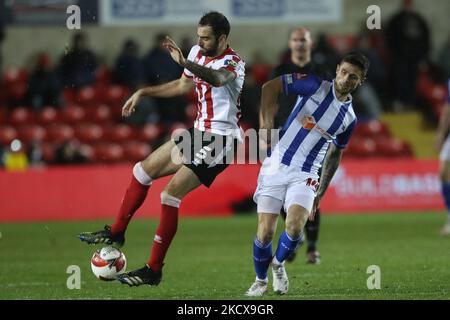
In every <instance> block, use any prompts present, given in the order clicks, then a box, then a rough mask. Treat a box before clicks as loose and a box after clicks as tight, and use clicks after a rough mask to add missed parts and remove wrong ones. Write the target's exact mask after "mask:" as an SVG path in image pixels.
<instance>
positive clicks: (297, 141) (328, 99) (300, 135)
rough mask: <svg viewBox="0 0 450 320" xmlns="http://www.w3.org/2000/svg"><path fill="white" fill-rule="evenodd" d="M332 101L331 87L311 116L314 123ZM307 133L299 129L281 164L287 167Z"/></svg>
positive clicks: (307, 131)
mask: <svg viewBox="0 0 450 320" xmlns="http://www.w3.org/2000/svg"><path fill="white" fill-rule="evenodd" d="M333 99H334V95H333V86H330V90H329V91H328V94H327V96H326V97H325V99H323V101H322V103H321V104H320V105H319V107H318V108H317V109H316V111H314V113H313V115H312V116H313V117H314V120H315V121H316V123H318V122H319V120H320V119H321V118H322V116H323V114H324V113H325V111H326V110H327V109H328V107H329V106H330V104H331V102H332V101H333ZM292 120H293V119H292ZM291 123H292V121H291ZM308 133H309V130H306V129H304V128H301V129H300V131H299V132H298V133H297V135H296V136H295V138H294V140H293V141H292V142H291V144H290V145H289V147H288V148H287V150H286V152H285V153H284V155H283V158H282V159H281V163H283V164H285V165H287V166H289V165H290V164H291V161H292V158H293V157H294V155H295V153H296V152H297V149H298V147H300V145H301V144H302V142H303V140H305V138H306V136H307V135H308Z"/></svg>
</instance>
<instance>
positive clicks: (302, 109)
mask: <svg viewBox="0 0 450 320" xmlns="http://www.w3.org/2000/svg"><path fill="white" fill-rule="evenodd" d="M282 82H283V92H284V94H289V95H298V98H297V102H296V103H295V106H294V108H293V109H292V112H291V114H290V116H289V118H288V119H287V121H286V123H285V124H284V126H283V128H282V129H281V131H280V136H279V141H278V143H276V145H275V146H274V147H273V150H272V152H271V153H272V154H271V156H270V157H271V158H272V160H274V159H273V157H278V159H279V161H280V163H282V164H285V165H287V166H295V167H298V168H299V169H300V170H301V171H303V172H309V173H314V174H317V173H318V171H319V169H320V167H321V166H322V162H323V160H324V158H325V155H326V152H327V149H328V146H329V144H330V143H331V142H333V143H334V144H335V145H336V146H337V147H338V148H345V146H346V145H347V143H348V141H349V139H350V136H351V134H352V131H353V128H354V127H355V125H356V115H355V112H354V111H353V107H352V98H351V96H350V97H349V99H348V100H347V101H346V102H345V103H343V102H341V101H339V100H338V99H337V98H336V96H335V92H334V85H333V83H334V82H333V81H329V80H322V79H320V78H317V77H315V76H312V75H305V74H299V73H293V74H285V75H283V76H282Z"/></svg>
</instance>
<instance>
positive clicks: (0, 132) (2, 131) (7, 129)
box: [0, 125, 18, 146]
mask: <svg viewBox="0 0 450 320" xmlns="http://www.w3.org/2000/svg"><path fill="white" fill-rule="evenodd" d="M17 137H18V134H17V130H16V129H15V128H14V127H12V126H9V125H6V126H0V144H3V145H5V146H6V145H9V144H10V143H11V141H13V140H14V139H16V138H17Z"/></svg>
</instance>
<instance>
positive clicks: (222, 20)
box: [198, 11, 230, 38]
mask: <svg viewBox="0 0 450 320" xmlns="http://www.w3.org/2000/svg"><path fill="white" fill-rule="evenodd" d="M198 24H199V25H202V26H210V27H212V29H213V32H214V35H215V36H216V38H219V37H220V36H221V35H222V34H224V35H226V36H227V37H228V35H229V34H230V23H229V22H228V20H227V18H226V17H225V16H224V15H223V14H221V13H219V12H217V11H210V12H208V13H205V14H204V15H203V17H201V18H200V21H199V22H198Z"/></svg>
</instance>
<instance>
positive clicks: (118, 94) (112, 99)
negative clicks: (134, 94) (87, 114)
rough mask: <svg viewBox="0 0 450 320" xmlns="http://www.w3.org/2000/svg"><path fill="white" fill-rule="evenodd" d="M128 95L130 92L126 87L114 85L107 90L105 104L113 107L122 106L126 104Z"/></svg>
mask: <svg viewBox="0 0 450 320" xmlns="http://www.w3.org/2000/svg"><path fill="white" fill-rule="evenodd" d="M128 94H129V93H128V90H127V89H126V88H125V87H122V86H118V85H113V86H110V87H108V88H107V89H106V92H105V95H104V102H105V103H108V104H109V105H111V106H113V107H118V106H122V105H123V104H124V103H125V101H126V99H127V97H128Z"/></svg>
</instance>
